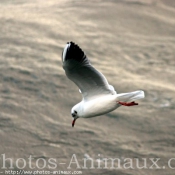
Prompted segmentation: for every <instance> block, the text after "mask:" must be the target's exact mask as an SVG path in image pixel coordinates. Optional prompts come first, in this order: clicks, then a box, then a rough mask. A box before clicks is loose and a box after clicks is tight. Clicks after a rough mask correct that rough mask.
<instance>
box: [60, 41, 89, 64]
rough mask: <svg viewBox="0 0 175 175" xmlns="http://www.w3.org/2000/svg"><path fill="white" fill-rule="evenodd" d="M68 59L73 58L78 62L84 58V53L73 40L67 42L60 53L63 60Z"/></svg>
mask: <svg viewBox="0 0 175 175" xmlns="http://www.w3.org/2000/svg"><path fill="white" fill-rule="evenodd" d="M69 59H74V60H76V61H79V62H81V61H82V60H84V59H86V55H85V54H84V52H83V51H82V49H81V48H80V47H79V46H78V45H77V44H75V43H74V42H73V41H70V42H67V44H66V45H65V47H64V50H63V53H62V61H63V62H65V61H66V60H69Z"/></svg>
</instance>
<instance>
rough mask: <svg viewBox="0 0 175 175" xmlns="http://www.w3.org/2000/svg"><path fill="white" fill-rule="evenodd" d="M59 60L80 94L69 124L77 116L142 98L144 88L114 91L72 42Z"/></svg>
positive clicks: (126, 104)
mask: <svg viewBox="0 0 175 175" xmlns="http://www.w3.org/2000/svg"><path fill="white" fill-rule="evenodd" d="M62 61H63V68H64V70H65V73H66V75H67V77H68V78H69V79H70V80H72V81H73V82H74V83H75V84H76V85H77V86H78V87H79V89H80V93H81V94H82V96H83V99H82V101H81V102H80V103H78V104H76V105H75V106H74V107H73V108H72V110H71V114H72V117H73V118H74V120H73V122H72V126H74V124H75V120H76V119H77V118H80V117H81V118H90V117H95V116H99V115H103V114H106V113H108V112H111V111H113V110H115V109H116V108H118V107H119V106H121V105H124V106H133V105H138V103H135V102H134V100H138V99H141V98H144V92H143V91H141V90H138V91H134V92H129V93H122V94H117V92H116V91H115V89H114V87H113V86H112V85H109V84H108V82H107V80H106V78H105V77H104V75H103V74H102V73H100V72H99V71H97V70H96V69H95V68H94V67H93V66H92V65H91V64H90V62H89V60H88V58H87V56H86V55H85V54H84V52H83V51H82V50H81V49H80V47H79V46H78V45H76V44H74V43H73V42H68V43H67V44H66V46H65V48H64V50H63V54H62Z"/></svg>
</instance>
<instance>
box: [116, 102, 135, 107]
mask: <svg viewBox="0 0 175 175" xmlns="http://www.w3.org/2000/svg"><path fill="white" fill-rule="evenodd" d="M118 103H119V104H121V105H123V106H134V105H138V103H135V102H134V101H132V102H129V103H126V102H120V101H118Z"/></svg>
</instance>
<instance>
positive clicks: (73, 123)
mask: <svg viewBox="0 0 175 175" xmlns="http://www.w3.org/2000/svg"><path fill="white" fill-rule="evenodd" d="M76 120H77V118H74V120H73V121H72V127H74V125H75V121H76Z"/></svg>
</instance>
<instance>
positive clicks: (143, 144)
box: [0, 0, 175, 175]
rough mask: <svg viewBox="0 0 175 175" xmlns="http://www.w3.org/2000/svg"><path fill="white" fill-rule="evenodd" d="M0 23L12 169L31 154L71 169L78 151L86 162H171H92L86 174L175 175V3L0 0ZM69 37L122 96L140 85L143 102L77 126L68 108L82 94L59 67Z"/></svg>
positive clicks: (4, 122) (2, 104)
mask: <svg viewBox="0 0 175 175" xmlns="http://www.w3.org/2000/svg"><path fill="white" fill-rule="evenodd" d="M0 26H1V27H0V111H1V113H0V153H1V154H5V156H6V158H7V157H8V158H13V164H12V165H13V167H15V170H19V168H18V166H16V160H17V159H18V158H23V159H25V160H26V161H27V160H28V157H29V156H30V155H32V157H33V161H32V165H33V166H35V165H36V161H37V160H38V159H39V158H41V159H44V160H47V161H48V159H50V158H54V159H57V165H58V166H57V168H56V169H55V170H67V166H68V164H69V162H70V159H71V157H72V155H73V154H76V156H77V159H78V161H79V163H80V164H81V166H82V159H83V158H84V157H87V156H88V155H89V156H90V157H92V158H93V159H94V160H96V159H99V158H101V159H102V158H110V157H111V158H119V159H120V160H121V161H124V159H125V158H130V159H132V160H134V158H138V159H139V160H142V158H146V159H147V160H148V165H147V166H148V167H149V166H151V165H152V162H151V161H149V159H150V158H160V159H161V160H160V161H159V165H160V167H161V168H162V167H163V166H166V168H165V169H156V168H155V167H153V169H138V168H135V169H131V168H130V169H127V170H126V169H125V170H124V169H119V170H116V169H109V168H108V169H97V168H95V169H89V168H88V169H87V170H81V171H82V172H83V174H84V175H88V174H95V175H96V174H106V175H107V174H110V175H116V174H117V175H131V174H132V175H145V174H146V175H161V174H162V175H174V171H175V170H172V169H171V168H168V167H167V162H168V160H169V159H170V158H173V157H174V158H175V119H174V117H175V1H174V0H108V1H104V0H89V1H85V0H59V1H58V0H49V1H43V0H13V1H11V0H1V1H0ZM67 41H74V42H76V43H78V44H79V45H80V46H81V47H82V49H83V50H84V51H85V52H86V54H87V55H88V57H89V58H90V60H91V63H92V64H93V65H94V66H95V67H96V68H97V69H98V70H100V71H101V72H102V73H103V74H104V75H105V76H106V78H107V79H108V81H109V83H110V84H112V85H113V86H114V87H115V89H116V90H117V92H118V93H122V92H130V91H134V90H138V89H142V90H144V91H145V94H146V98H145V99H144V100H142V101H140V103H139V104H140V105H139V106H136V107H130V108H129V107H121V108H119V109H118V110H116V111H113V112H111V113H110V114H107V115H104V116H100V117H96V118H91V119H79V120H77V122H76V125H75V128H72V127H71V122H72V117H71V115H70V110H71V108H72V106H73V105H75V104H76V103H77V102H79V101H80V100H81V95H80V94H79V92H78V88H77V87H76V86H75V85H74V84H73V83H72V82H71V81H69V80H68V79H67V77H66V76H65V73H64V71H63V69H62V63H61V53H62V50H63V47H64V45H65V44H66V42H67ZM99 154H100V155H99ZM59 163H66V164H59ZM96 163H97V162H96ZM171 163H172V164H171V165H172V166H173V167H174V168H175V160H174V161H172V162H171ZM6 164H7V167H9V166H10V161H9V160H7V161H6ZM0 165H1V167H2V165H3V158H2V155H1V158H0ZM19 165H20V166H22V165H23V162H21V164H20V161H19ZM39 165H40V166H41V167H42V160H41V161H40V162H39ZM73 167H75V166H72V170H73V169H74V168H73ZM102 167H103V166H102ZM109 167H110V166H109ZM24 169H25V170H30V168H28V167H27V166H26V167H25V168H24ZM35 169H38V168H35ZM48 169H49V168H48V167H46V168H44V170H48ZM2 171H4V170H2ZM29 174H31V173H28V175H29Z"/></svg>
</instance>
